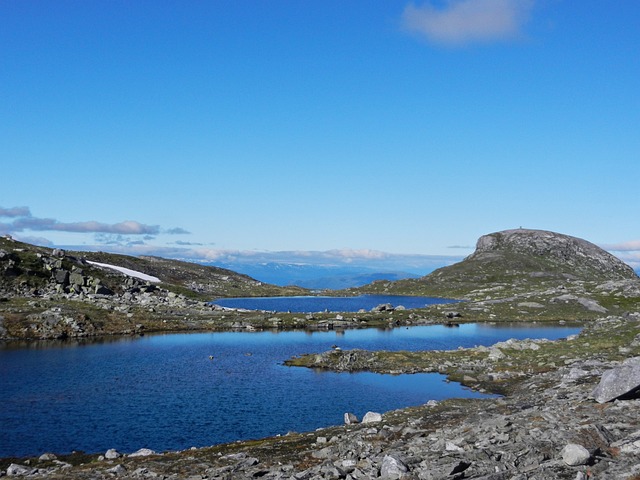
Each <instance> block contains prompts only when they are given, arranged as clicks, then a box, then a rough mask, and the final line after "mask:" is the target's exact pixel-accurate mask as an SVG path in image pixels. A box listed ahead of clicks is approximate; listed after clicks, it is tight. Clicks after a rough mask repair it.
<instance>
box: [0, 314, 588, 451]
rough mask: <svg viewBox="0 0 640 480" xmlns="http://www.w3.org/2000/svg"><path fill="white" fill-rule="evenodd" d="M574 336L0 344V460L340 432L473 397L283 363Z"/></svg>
mask: <svg viewBox="0 0 640 480" xmlns="http://www.w3.org/2000/svg"><path fill="white" fill-rule="evenodd" d="M578 331H579V328H575V327H567V326H565V327H556V328H553V327H541V326H528V327H523V326H522V325H520V326H518V325H501V326H497V325H496V326H489V325H479V324H477V325H473V324H468V325H461V326H460V327H459V328H446V327H443V326H421V327H410V328H396V329H389V330H384V329H364V330H347V331H344V332H336V331H329V332H313V333H309V332H301V331H293V332H279V333H274V332H255V333H247V332H242V333H236V332H224V333H197V334H170V335H147V336H144V337H127V338H118V339H108V340H105V339H103V340H99V341H82V342H74V341H66V342H62V341H56V342H37V343H33V344H28V345H22V346H20V345H11V344H5V345H2V344H0V379H1V384H0V405H2V408H1V409H0V426H1V429H0V457H8V456H26V455H39V454H42V453H44V452H49V451H51V452H55V453H68V452H70V451H72V450H82V451H85V452H105V451H106V450H107V449H109V448H116V449H117V450H119V451H121V452H132V451H135V450H137V449H139V448H142V447H147V448H151V449H154V450H156V451H167V450H181V449H186V448H189V447H192V446H196V447H202V446H207V445H213V444H218V443H224V442H231V441H235V440H242V439H250V438H260V437H265V436H271V435H276V434H286V433H287V432H288V431H310V430H314V429H316V428H319V427H324V426H329V425H337V424H342V422H343V414H344V413H345V412H352V413H355V414H356V415H357V416H358V417H359V418H362V416H363V415H364V414H365V413H366V412H367V411H378V412H381V413H383V412H385V411H388V410H393V409H397V408H402V407H407V406H412V405H420V404H423V403H426V402H427V401H429V400H431V399H435V400H441V399H444V398H450V397H481V396H482V395H480V394H478V393H475V392H472V391H470V390H468V389H464V388H462V387H461V386H460V385H458V384H456V383H446V382H445V381H444V380H445V379H444V377H443V376H442V375H438V374H415V375H397V376H392V375H379V374H372V373H355V374H349V373H332V372H318V371H313V370H310V369H305V368H295V367H285V366H283V365H282V362H283V361H284V360H286V359H288V358H290V357H292V356H294V355H298V354H302V353H310V352H321V351H326V350H329V349H330V348H331V346H332V345H334V344H335V345H339V346H340V347H342V348H343V349H352V348H365V349H370V350H380V349H386V350H428V349H445V348H447V349H454V348H457V347H458V346H464V347H470V346H474V345H490V344H493V343H495V342H498V341H502V340H506V339H509V338H550V339H555V338H560V337H566V336H567V335H571V334H575V333H577V332H578ZM210 355H212V356H213V360H210V359H209V356H210Z"/></svg>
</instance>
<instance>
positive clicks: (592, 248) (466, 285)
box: [370, 228, 638, 298]
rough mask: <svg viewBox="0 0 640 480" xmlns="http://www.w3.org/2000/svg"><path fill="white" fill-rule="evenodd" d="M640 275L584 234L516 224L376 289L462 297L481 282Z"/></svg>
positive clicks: (536, 284)
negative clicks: (450, 260) (419, 273)
mask: <svg viewBox="0 0 640 480" xmlns="http://www.w3.org/2000/svg"><path fill="white" fill-rule="evenodd" d="M621 280H638V276H637V275H636V273H635V272H634V271H633V269H632V268H631V267H630V266H629V265H627V264H626V263H624V262H622V261H621V260H620V259H618V258H616V257H615V256H613V255H611V254H610V253H608V252H606V251H605V250H603V249H602V248H600V247H598V246H597V245H594V244H593V243H591V242H588V241H586V240H583V239H581V238H576V237H572V236H569V235H564V234H561V233H556V232H550V231H547V230H531V229H523V228H520V229H514V230H504V231H501V232H495V233H489V234H487V235H483V236H482V237H480V238H479V239H478V242H477V244H476V249H475V251H474V252H473V253H472V254H471V255H469V256H468V257H467V258H465V259H464V260H462V261H461V262H459V263H456V264H454V265H450V266H447V267H443V268H439V269H437V270H435V271H433V272H432V273H430V274H429V275H427V276H424V277H422V278H418V279H407V280H400V281H397V282H376V283H374V284H372V285H371V286H370V287H374V288H373V289H371V290H370V291H375V292H385V293H388V294H394V293H414V294H418V293H419V294H424V295H433V296H442V297H446V296H451V297H452V298H460V297H461V296H465V295H467V294H468V293H470V292H472V291H475V290H478V289H479V288H483V289H487V288H495V289H496V290H498V289H500V290H513V291H514V292H515V291H522V290H527V289H533V290H538V291H539V290H540V288H544V287H545V286H549V287H552V286H558V285H561V284H569V283H574V282H599V283H602V282H607V281H621Z"/></svg>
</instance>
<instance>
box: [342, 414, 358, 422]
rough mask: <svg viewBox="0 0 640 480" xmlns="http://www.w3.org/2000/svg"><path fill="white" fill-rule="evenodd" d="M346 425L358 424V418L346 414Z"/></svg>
mask: <svg viewBox="0 0 640 480" xmlns="http://www.w3.org/2000/svg"><path fill="white" fill-rule="evenodd" d="M344 423H345V425H353V424H354V423H358V417H356V416H355V415H354V414H353V413H345V414H344Z"/></svg>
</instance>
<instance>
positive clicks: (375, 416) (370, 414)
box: [362, 412, 382, 423]
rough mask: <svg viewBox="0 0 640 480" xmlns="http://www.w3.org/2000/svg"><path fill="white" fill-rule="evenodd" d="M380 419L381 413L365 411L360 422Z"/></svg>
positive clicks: (372, 421)
mask: <svg viewBox="0 0 640 480" xmlns="http://www.w3.org/2000/svg"><path fill="white" fill-rule="evenodd" d="M381 421H382V415H381V414H379V413H377V412H367V413H365V414H364V417H363V418H362V423H376V422H381Z"/></svg>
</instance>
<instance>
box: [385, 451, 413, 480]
mask: <svg viewBox="0 0 640 480" xmlns="http://www.w3.org/2000/svg"><path fill="white" fill-rule="evenodd" d="M408 471H409V468H407V466H406V465H405V463H404V462H403V461H402V460H400V459H398V458H396V457H394V456H391V455H385V456H384V458H383V459H382V466H381V467H380V476H381V477H382V478H385V479H395V478H401V477H402V476H403V475H404V474H405V473H406V472H408Z"/></svg>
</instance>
